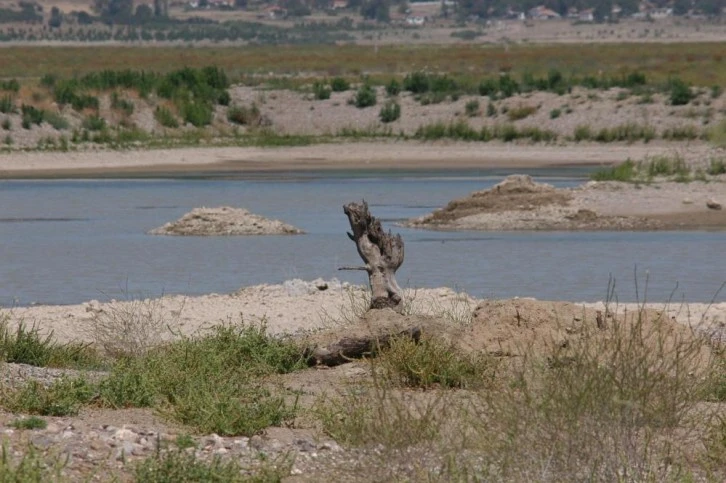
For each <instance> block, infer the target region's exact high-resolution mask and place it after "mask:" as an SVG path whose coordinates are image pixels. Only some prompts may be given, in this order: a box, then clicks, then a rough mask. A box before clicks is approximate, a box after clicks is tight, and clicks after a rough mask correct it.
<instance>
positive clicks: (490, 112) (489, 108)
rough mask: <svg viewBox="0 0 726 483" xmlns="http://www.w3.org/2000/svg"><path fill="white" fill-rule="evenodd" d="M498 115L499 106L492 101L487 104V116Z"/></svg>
mask: <svg viewBox="0 0 726 483" xmlns="http://www.w3.org/2000/svg"><path fill="white" fill-rule="evenodd" d="M496 115H497V107H496V106H495V105H494V103H493V102H492V101H489V103H488V104H487V117H494V116H496Z"/></svg>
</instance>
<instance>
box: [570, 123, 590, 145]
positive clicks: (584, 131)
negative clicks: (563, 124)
mask: <svg viewBox="0 0 726 483" xmlns="http://www.w3.org/2000/svg"><path fill="white" fill-rule="evenodd" d="M573 139H574V140H575V141H576V142H578V143H579V142H580V141H590V140H591V139H593V134H592V129H591V128H590V126H588V125H587V124H585V125H579V126H577V127H575V132H574V134H573Z"/></svg>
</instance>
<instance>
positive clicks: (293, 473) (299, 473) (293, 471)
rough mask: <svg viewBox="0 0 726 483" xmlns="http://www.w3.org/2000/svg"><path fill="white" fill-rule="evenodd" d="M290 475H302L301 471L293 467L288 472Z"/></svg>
mask: <svg viewBox="0 0 726 483" xmlns="http://www.w3.org/2000/svg"><path fill="white" fill-rule="evenodd" d="M290 474H291V475H293V476H297V475H302V474H303V471H302V470H301V469H300V468H297V467H295V466H293V467H292V469H291V470H290Z"/></svg>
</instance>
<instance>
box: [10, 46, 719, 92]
mask: <svg viewBox="0 0 726 483" xmlns="http://www.w3.org/2000/svg"><path fill="white" fill-rule="evenodd" d="M99 50H101V51H102V54H100V55H99ZM722 59H723V44H720V43H664V44H653V43H649V44H643V45H639V44H627V45H625V44H622V45H621V44H607V45H596V44H591V45H587V44H560V45H507V46H506V48H505V47H504V46H488V45H466V44H461V45H460V44H457V45H444V46H437V45H419V46H414V45H411V46H403V45H399V46H380V47H377V48H375V49H374V48H372V47H370V46H361V45H346V46H288V47H280V46H247V47H245V48H244V49H240V48H238V47H196V48H194V49H189V48H181V47H147V46H145V47H130V46H123V47H118V46H112V47H99V46H91V47H35V46H33V47H30V46H18V47H13V48H12V49H0V65H2V66H3V76H4V77H18V78H39V77H41V76H42V75H44V74H47V73H48V72H54V73H56V74H57V75H59V76H73V75H78V74H83V73H87V72H92V71H98V70H101V69H116V70H118V69H128V68H131V69H145V70H151V71H157V72H169V71H171V70H174V69H177V68H179V66H189V67H203V66H207V65H216V66H218V67H221V68H223V69H225V70H226V71H227V72H228V73H230V74H231V75H232V76H239V75H243V74H253V73H260V74H267V73H269V72H272V73H274V74H278V75H279V74H298V73H301V72H305V73H315V74H317V75H320V74H325V75H333V74H334V75H354V76H357V75H360V74H363V73H365V74H372V75H374V76H375V75H386V76H388V75H390V74H398V75H402V74H405V73H408V72H412V71H415V70H419V69H427V68H430V66H436V69H437V71H440V72H447V73H449V74H452V75H455V76H456V77H460V78H462V80H464V81H465V80H466V79H467V78H468V79H470V80H471V81H472V82H473V83H476V82H478V78H480V77H483V76H491V75H492V74H493V73H497V72H500V71H509V72H511V73H512V74H513V75H515V76H517V77H519V76H520V75H521V74H523V73H524V72H529V73H532V74H534V75H545V74H546V73H547V72H548V71H549V70H550V69H559V70H560V71H562V72H563V73H566V74H576V75H580V76H582V75H594V76H598V75H601V73H604V74H605V75H617V74H618V73H628V72H632V71H636V70H637V71H640V72H642V73H644V74H645V75H646V76H647V77H648V79H649V80H650V81H653V82H665V81H667V79H668V78H669V77H673V76H678V77H680V78H681V79H683V80H684V81H685V82H689V83H693V84H696V85H701V86H710V85H724V84H726V63H724V62H723V61H722ZM331 66H335V67H334V70H335V72H330V71H331V69H332V68H331Z"/></svg>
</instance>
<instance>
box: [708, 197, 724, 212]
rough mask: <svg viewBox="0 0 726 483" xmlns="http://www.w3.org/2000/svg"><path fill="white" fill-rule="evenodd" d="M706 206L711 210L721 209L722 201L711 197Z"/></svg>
mask: <svg viewBox="0 0 726 483" xmlns="http://www.w3.org/2000/svg"><path fill="white" fill-rule="evenodd" d="M706 207H707V208H708V209H709V210H720V209H721V203H719V202H718V201H715V200H713V199H710V200H708V201H707V202H706Z"/></svg>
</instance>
